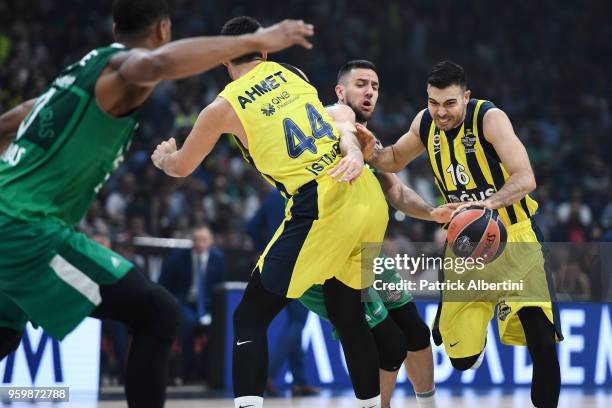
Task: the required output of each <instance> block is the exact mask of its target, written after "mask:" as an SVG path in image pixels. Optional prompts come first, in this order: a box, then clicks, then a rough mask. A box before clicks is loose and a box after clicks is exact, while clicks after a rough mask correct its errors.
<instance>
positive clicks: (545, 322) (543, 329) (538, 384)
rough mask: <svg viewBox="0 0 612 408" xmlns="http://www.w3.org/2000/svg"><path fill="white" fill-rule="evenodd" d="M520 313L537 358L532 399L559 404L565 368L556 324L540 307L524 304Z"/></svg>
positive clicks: (543, 405) (542, 406)
mask: <svg viewBox="0 0 612 408" xmlns="http://www.w3.org/2000/svg"><path fill="white" fill-rule="evenodd" d="M518 316H519V319H520V320H521V324H522V325H523V330H524V331H525V338H526V339H527V348H528V349H529V354H530V355H531V359H532V360H533V378H532V383H531V400H532V402H533V404H534V405H535V406H536V407H538V408H553V407H556V406H557V404H558V402H559V393H560V389H561V372H560V368H559V360H558V358H557V349H556V345H555V344H556V341H555V330H554V327H553V325H552V323H551V322H550V320H549V319H548V318H547V317H546V315H545V314H544V312H543V311H542V309H541V308H539V307H523V308H521V309H520V310H519V311H518Z"/></svg>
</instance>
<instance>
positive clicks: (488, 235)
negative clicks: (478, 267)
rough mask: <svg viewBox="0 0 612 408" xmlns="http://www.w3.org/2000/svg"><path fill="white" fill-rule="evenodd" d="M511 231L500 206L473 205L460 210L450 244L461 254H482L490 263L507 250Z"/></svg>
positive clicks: (451, 229)
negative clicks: (503, 217)
mask: <svg viewBox="0 0 612 408" xmlns="http://www.w3.org/2000/svg"><path fill="white" fill-rule="evenodd" d="M507 239H508V233H507V232H506V226H505V225H504V222H503V221H502V219H501V217H500V216H499V213H498V212H497V211H496V210H491V209H489V208H482V207H477V206H474V205H472V206H469V207H467V208H464V209H463V210H461V211H459V212H458V213H457V214H456V215H455V216H454V217H453V218H452V219H451V222H450V224H449V226H448V237H447V240H448V245H449V246H450V248H451V249H452V251H453V253H454V254H455V255H456V256H458V257H461V258H473V259H476V258H482V260H483V261H482V262H483V263H485V264H487V263H489V262H492V261H494V260H495V258H497V257H498V256H499V255H500V254H501V253H502V252H503V250H504V247H505V246H506V241H507Z"/></svg>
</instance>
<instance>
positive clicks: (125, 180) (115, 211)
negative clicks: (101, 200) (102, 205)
mask: <svg viewBox="0 0 612 408" xmlns="http://www.w3.org/2000/svg"><path fill="white" fill-rule="evenodd" d="M135 185H136V179H135V177H134V175H133V174H132V173H129V172H126V173H125V174H123V176H122V177H121V181H120V182H119V190H117V191H114V192H112V193H111V194H110V195H109V196H108V198H107V200H106V214H107V215H108V216H109V218H110V220H111V222H112V223H113V225H115V226H121V227H124V226H125V217H126V210H127V207H128V204H129V203H130V202H131V201H132V199H133V198H134V193H135V191H136V189H135Z"/></svg>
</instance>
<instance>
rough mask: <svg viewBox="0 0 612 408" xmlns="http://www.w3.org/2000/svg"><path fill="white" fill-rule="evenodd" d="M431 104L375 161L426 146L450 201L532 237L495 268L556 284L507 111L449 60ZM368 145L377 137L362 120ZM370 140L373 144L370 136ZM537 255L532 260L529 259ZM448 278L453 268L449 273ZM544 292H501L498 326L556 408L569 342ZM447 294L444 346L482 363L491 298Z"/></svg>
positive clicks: (391, 166)
mask: <svg viewBox="0 0 612 408" xmlns="http://www.w3.org/2000/svg"><path fill="white" fill-rule="evenodd" d="M427 94H428V108H427V109H425V110H423V111H421V112H419V113H418V114H417V116H416V117H415V119H414V120H413V122H412V124H411V126H410V129H409V130H408V132H407V133H406V134H404V135H403V136H402V137H401V138H400V139H399V140H398V141H397V142H396V143H395V144H394V145H392V146H389V147H387V148H384V149H382V150H374V149H370V150H369V151H368V152H366V158H367V159H368V162H369V163H371V164H372V165H374V166H375V167H376V168H378V169H380V170H383V171H390V172H397V171H399V170H400V169H402V168H403V167H404V166H406V165H407V164H408V163H410V162H411V161H412V160H414V159H415V158H416V157H417V156H418V155H420V154H421V153H423V152H424V151H425V152H426V153H427V155H428V158H429V160H430V162H431V166H432V168H433V172H434V181H435V184H436V185H437V186H438V188H439V190H440V192H441V194H442V195H443V196H444V198H445V200H446V201H447V202H469V201H471V202H472V204H476V205H480V206H483V207H487V208H491V209H496V210H498V211H499V213H500V215H501V217H502V219H503V221H504V223H505V224H506V226H507V230H508V243H509V246H510V245H512V244H511V243H533V244H531V245H529V246H527V248H528V249H527V251H529V252H530V253H529V254H527V255H528V256H526V257H525V258H521V257H514V258H513V257H512V253H513V252H515V251H513V250H508V249H509V248H508V247H507V248H506V251H504V253H502V255H501V256H500V257H499V258H498V260H496V261H495V262H494V263H492V264H491V266H492V265H503V266H506V268H505V271H506V272H507V271H508V270H510V269H513V271H514V272H515V273H517V274H522V276H525V277H531V278H532V280H535V281H539V282H541V284H542V287H544V288H547V289H548V288H550V286H549V285H550V284H551V281H550V279H549V278H548V276H547V273H546V268H545V261H544V257H543V254H542V250H541V246H540V245H539V244H538V242H539V240H540V239H541V234H540V233H539V230H538V228H537V226H536V225H535V223H534V222H533V220H532V216H533V215H534V214H535V212H536V209H537V203H536V202H535V201H534V200H533V199H532V198H531V197H530V196H529V195H528V193H529V192H531V191H533V189H534V188H535V185H536V183H535V178H534V175H533V171H532V169H531V166H530V164H529V158H528V156H527V152H526V150H525V147H524V146H523V144H522V143H521V141H520V140H519V139H518V137H517V136H516V134H515V133H514V130H513V128H512V124H511V123H510V120H509V119H508V117H507V116H506V114H505V113H504V112H503V111H501V110H500V109H497V108H496V107H495V106H494V105H493V104H492V103H491V102H488V101H484V100H478V99H470V91H469V90H467V86H466V76H465V72H464V70H463V68H462V67H460V66H459V65H457V64H455V63H453V62H450V61H444V62H440V63H438V64H436V65H435V66H434V67H433V69H432V70H431V72H430V74H429V77H428V86H427ZM357 127H358V132H359V137H360V138H361V139H362V140H363V141H364V143H365V142H367V143H369V141H370V140H371V139H372V138H373V135H372V134H371V133H370V132H369V131H368V130H367V129H366V128H365V127H362V126H359V125H357ZM370 144H371V143H370ZM528 260H531V261H532V262H528ZM442 272H443V274H444V275H445V276H450V274H452V273H453V271H452V270H445V271H442ZM546 292H547V293H546V299H543V298H542V299H530V300H536V301H529V302H525V299H524V298H521V297H520V296H519V297H513V296H512V294H510V295H509V296H508V297H507V298H505V299H501V302H500V304H499V306H498V325H499V332H500V337H501V340H502V342H503V343H505V344H510V345H525V344H526V345H527V347H528V349H529V353H530V355H531V358H532V360H533V381H532V389H531V398H532V401H533V403H534V405H535V406H536V407H538V408H550V407H556V406H557V403H558V399H559V391H560V383H561V380H560V371H559V363H558V360H557V354H556V348H555V343H556V341H560V340H562V339H563V336H562V334H561V331H560V325H559V314H558V309H557V308H556V305H555V304H554V303H553V300H554V294H553V293H552V292H551V291H549V290H547V291H546ZM448 295H449V294H448V293H446V292H443V294H442V302H441V304H440V306H439V308H438V315H437V317H436V322H435V324H434V329H433V334H434V340H435V341H436V343H437V344H440V343H441V342H443V343H444V346H445V349H446V352H447V354H448V355H449V357H450V359H451V361H452V364H453V366H454V367H455V368H456V369H458V370H466V369H469V368H473V367H474V368H475V367H477V366H478V365H479V364H480V362H481V361H482V357H483V352H484V347H485V344H486V332H487V326H488V323H489V321H490V320H491V318H492V317H493V315H494V308H495V303H494V302H449V301H448Z"/></svg>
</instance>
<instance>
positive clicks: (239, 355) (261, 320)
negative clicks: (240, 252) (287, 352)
mask: <svg viewBox="0 0 612 408" xmlns="http://www.w3.org/2000/svg"><path fill="white" fill-rule="evenodd" d="M290 300H291V299H288V298H285V297H283V296H280V295H277V294H275V293H272V292H270V291H268V290H266V289H265V288H264V287H263V285H262V283H261V279H260V273H259V272H258V271H257V270H256V271H255V272H253V274H252V275H251V280H250V281H249V283H248V285H247V288H246V290H245V292H244V295H243V297H242V300H241V301H240V303H239V304H238V307H237V308H236V310H235V311H234V348H233V361H232V376H233V383H234V397H235V404H236V406H240V405H244V406H248V405H253V406H254V407H259V406H261V403H262V398H261V397H262V396H263V393H264V389H265V386H266V379H267V377H268V339H267V331H268V326H269V325H270V323H271V322H272V320H273V319H274V317H275V316H276V315H277V314H278V313H279V312H280V311H281V310H282V309H283V307H285V306H286V305H287V303H289V302H290Z"/></svg>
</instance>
